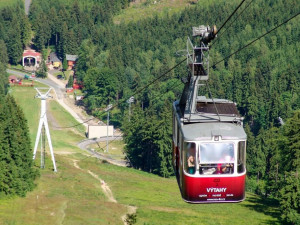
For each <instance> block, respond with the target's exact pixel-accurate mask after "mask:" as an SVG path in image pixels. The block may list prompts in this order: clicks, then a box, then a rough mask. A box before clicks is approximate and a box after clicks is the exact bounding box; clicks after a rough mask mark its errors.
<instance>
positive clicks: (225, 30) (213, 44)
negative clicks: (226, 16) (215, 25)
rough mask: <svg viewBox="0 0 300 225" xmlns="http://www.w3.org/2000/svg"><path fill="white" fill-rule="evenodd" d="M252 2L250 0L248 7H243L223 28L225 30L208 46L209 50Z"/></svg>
mask: <svg viewBox="0 0 300 225" xmlns="http://www.w3.org/2000/svg"><path fill="white" fill-rule="evenodd" d="M253 1H254V0H251V1H250V2H249V3H248V5H246V6H245V8H244V9H243V10H242V11H241V12H240V13H239V14H238V15H237V16H236V17H235V19H234V20H233V21H232V22H231V23H230V24H229V25H228V27H226V28H225V30H224V31H223V32H222V33H221V34H220V35H219V36H218V37H217V39H216V40H215V41H214V42H213V43H212V44H211V45H210V47H209V48H211V47H212V46H213V45H214V44H215V43H216V42H218V40H220V38H221V37H222V35H223V34H224V33H225V32H226V31H227V30H228V29H229V28H230V27H231V25H232V24H233V23H235V22H236V21H237V19H238V18H239V17H240V15H242V14H243V12H244V11H245V10H246V9H247V8H248V7H249V6H250V4H251V3H252V2H253Z"/></svg>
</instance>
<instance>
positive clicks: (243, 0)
mask: <svg viewBox="0 0 300 225" xmlns="http://www.w3.org/2000/svg"><path fill="white" fill-rule="evenodd" d="M245 1H246V0H242V1H241V3H240V4H239V5H238V6H237V7H236V9H235V10H234V11H233V12H232V13H231V15H230V16H229V17H228V18H227V20H226V21H225V22H224V23H223V25H222V26H221V27H220V29H219V30H217V33H216V34H215V35H217V34H218V33H219V32H220V31H221V30H222V28H223V27H224V26H225V24H226V23H227V22H228V21H229V20H230V19H231V17H232V16H233V15H234V14H235V13H236V11H237V10H238V9H239V8H240V7H241V6H242V5H243V3H244V2H245Z"/></svg>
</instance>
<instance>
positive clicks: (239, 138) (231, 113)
mask: <svg viewBox="0 0 300 225" xmlns="http://www.w3.org/2000/svg"><path fill="white" fill-rule="evenodd" d="M215 33H216V28H215V27H214V28H213V29H210V28H209V27H205V26H200V27H199V28H193V36H195V37H196V38H197V37H200V46H193V44H192V42H191V41H190V39H188V41H187V64H188V68H189V71H190V73H189V77H188V79H187V80H186V82H185V87H184V91H183V94H182V96H181V99H180V101H175V102H174V104H173V166H174V170H175V174H176V177H177V181H178V185H179V188H180V191H181V195H182V198H183V199H184V200H185V201H187V202H190V203H213V202H239V201H242V200H244V199H245V180H246V139H247V136H246V133H245V131H244V129H243V118H242V117H241V116H240V115H239V113H238V110H237V108H236V104H235V103H233V102H231V101H229V100H225V99H214V98H206V97H205V96H198V93H199V90H200V89H201V90H202V89H204V88H205V86H207V89H208V90H209V87H208V85H207V80H208V70H209V65H208V50H209V48H208V43H209V42H210V40H212V39H213V38H214V37H215ZM205 83H206V84H205ZM209 92H210V90H209Z"/></svg>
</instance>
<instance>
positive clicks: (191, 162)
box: [187, 143, 196, 174]
mask: <svg viewBox="0 0 300 225" xmlns="http://www.w3.org/2000/svg"><path fill="white" fill-rule="evenodd" d="M195 154H196V145H195V143H190V146H189V149H188V158H187V167H188V173H189V174H194V173H195V170H196V167H195Z"/></svg>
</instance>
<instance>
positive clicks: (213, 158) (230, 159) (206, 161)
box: [199, 143, 234, 175]
mask: <svg viewBox="0 0 300 225" xmlns="http://www.w3.org/2000/svg"><path fill="white" fill-rule="evenodd" d="M200 158H201V160H200ZM233 168H234V146H233V144H232V143H203V144H201V145H200V151H199V173H200V174H203V175H212V174H232V173H233V172H234V170H233Z"/></svg>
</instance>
